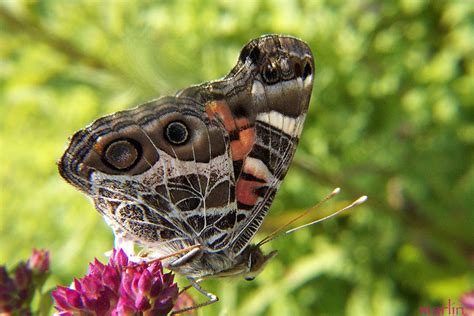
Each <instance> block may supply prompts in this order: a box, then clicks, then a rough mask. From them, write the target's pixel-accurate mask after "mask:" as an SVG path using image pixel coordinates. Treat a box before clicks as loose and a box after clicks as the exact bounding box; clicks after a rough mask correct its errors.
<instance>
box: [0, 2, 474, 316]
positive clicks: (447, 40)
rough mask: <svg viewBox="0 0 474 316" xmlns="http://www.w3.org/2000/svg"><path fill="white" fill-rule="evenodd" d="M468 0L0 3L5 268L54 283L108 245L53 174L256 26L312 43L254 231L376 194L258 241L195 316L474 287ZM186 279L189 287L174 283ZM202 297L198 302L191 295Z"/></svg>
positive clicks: (215, 63)
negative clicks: (238, 271)
mask: <svg viewBox="0 0 474 316" xmlns="http://www.w3.org/2000/svg"><path fill="white" fill-rule="evenodd" d="M473 20H474V2H473V1H463V0H461V1H424V0H413V1H412V0H401V1H375V0H373V1H371V0H359V1H322V0H320V1H296V0H295V1H250V0H249V1H231V0H229V1H140V2H138V1H132V0H129V1H125V0H123V1H98V0H97V1H79V0H78V1H39V2H23V1H14V0H3V1H1V2H0V129H1V135H0V146H1V150H0V155H1V160H0V165H1V167H0V173H1V175H0V180H1V190H0V203H1V206H0V212H1V221H0V263H7V264H9V265H12V264H13V263H15V262H16V261H18V260H20V259H26V258H27V257H28V256H29V254H30V251H31V248H32V247H40V248H47V249H49V250H50V251H51V254H52V270H53V277H52V279H51V280H50V286H53V285H54V284H58V283H60V284H69V282H71V280H72V277H73V276H78V277H79V276H82V275H83V274H84V273H85V272H86V269H87V263H88V262H89V261H91V260H92V259H93V258H94V257H99V258H101V259H102V260H104V259H105V257H104V256H103V253H104V252H105V251H107V250H109V249H110V248H111V247H112V234H111V232H110V230H109V229H108V227H107V226H106V225H105V224H104V222H103V221H102V219H101V218H100V216H99V214H98V213H97V212H96V211H95V210H94V208H93V206H92V204H91V203H90V202H89V201H88V200H87V199H86V198H85V197H84V196H83V195H82V194H80V193H79V192H77V191H76V190H74V189H73V188H72V187H71V186H69V185H68V184H66V183H65V182H64V181H63V180H62V179H61V178H60V176H59V174H58V172H57V169H56V161H57V160H58V158H59V157H60V156H61V154H62V152H63V150H64V149H65V145H66V141H67V138H68V136H70V135H72V133H73V132H74V131H76V130H78V129H80V128H82V127H84V126H85V125H86V124H88V123H89V122H91V121H92V120H94V119H95V118H98V117H99V116H102V115H104V114H108V113H111V112H114V111H117V110H122V109H126V108H129V107H132V106H135V105H137V104H139V103H141V102H144V101H147V100H149V99H151V98H154V97H156V96H161V95H166V94H173V93H175V92H176V91H177V90H179V89H181V88H183V87H186V86H187V85H190V84H194V83H200V82H203V81H207V80H212V79H217V78H219V77H221V76H224V75H225V74H226V73H227V72H228V71H229V70H230V69H231V68H232V67H233V65H234V64H235V63H236V61H237V57H238V54H239V51H240V49H241V48H242V46H243V45H244V44H245V43H246V42H247V41H248V40H250V39H251V38H254V37H258V36H259V35H261V34H265V33H284V34H291V35H294V36H297V37H300V38H302V39H304V40H305V41H306V42H308V44H309V45H310V46H311V48H312V50H313V53H314V55H315V59H316V80H315V84H314V92H313V96H312V100H311V107H310V113H309V117H308V119H307V122H306V125H305V129H304V131H303V136H302V139H301V143H300V146H299V148H298V151H297V155H296V158H295V161H294V163H293V165H292V167H291V169H290V172H289V174H288V176H287V178H286V180H285V181H284V184H283V186H282V189H281V191H280V193H279V194H278V196H277V199H276V201H275V202H274V204H273V207H272V210H271V211H270V214H269V216H268V217H267V219H266V222H265V226H264V227H263V229H262V230H261V231H260V233H259V234H258V236H257V238H256V239H257V240H259V239H260V238H262V237H263V236H265V234H267V233H268V232H270V231H271V230H272V229H274V228H275V227H278V226H279V225H281V224H282V223H285V222H286V221H288V219H290V218H292V217H293V216H296V215H297V214H300V213H301V212H302V211H304V210H305V209H307V208H308V207H310V206H311V205H313V204H314V203H315V202H317V201H318V200H319V199H321V198H322V197H323V196H324V195H325V194H326V193H328V192H330V191H331V190H332V189H333V188H335V187H336V186H340V187H341V188H342V190H343V191H342V194H341V195H340V196H339V197H337V198H336V199H334V201H332V202H330V203H327V204H326V205H325V206H324V207H322V208H321V209H319V210H318V211H316V212H314V213H313V214H311V215H310V216H309V217H308V218H307V219H306V220H303V221H302V222H303V223H304V222H306V221H309V220H311V219H315V218H316V217H321V216H324V215H326V214H328V213H330V212H331V211H333V210H334V209H336V208H337V207H341V206H344V205H345V204H347V203H349V202H350V201H351V200H352V199H355V198H357V197H358V196H359V195H362V194H366V195H368V196H369V201H368V202H367V203H366V204H365V205H363V206H362V207H359V208H357V209H355V210H353V211H350V212H348V213H346V214H343V215H341V216H339V217H337V218H336V219H332V220H330V221H327V222H325V223H323V224H320V225H316V226H314V227H311V228H308V229H304V230H301V231H299V232H298V233H295V234H293V235H290V236H288V237H284V238H280V239H278V240H276V241H274V242H272V243H270V244H269V245H267V246H266V247H265V249H266V250H269V249H278V250H279V255H278V256H277V257H276V258H275V259H274V260H273V261H272V262H271V263H270V264H269V265H268V267H267V268H266V269H265V271H264V272H263V273H262V274H261V275H260V276H259V277H258V278H257V279H256V280H255V281H254V282H245V281H243V280H242V281H240V280H239V281H229V280H217V281H207V282H206V283H204V287H205V288H206V289H208V290H209V291H213V292H214V293H216V294H218V295H219V296H220V298H221V301H220V302H219V303H217V304H214V305H212V306H209V307H205V308H203V309H201V310H200V311H199V315H292V316H295V315H418V314H419V307H420V306H446V305H447V303H448V300H449V299H451V301H455V302H456V304H457V305H458V306H459V296H460V294H461V293H463V292H466V291H467V290H469V289H470V288H473V284H474V274H473V265H474V250H473V249H474V232H473V231H474V229H473V226H474V166H473V161H474V150H473V147H474V104H473V103H474V101H473V100H474V59H473V55H474V40H473V39H474V22H473ZM184 284H186V283H185V282H184V283H182V285H184ZM195 297H196V298H197V299H198V300H202V299H203V297H201V296H199V295H195Z"/></svg>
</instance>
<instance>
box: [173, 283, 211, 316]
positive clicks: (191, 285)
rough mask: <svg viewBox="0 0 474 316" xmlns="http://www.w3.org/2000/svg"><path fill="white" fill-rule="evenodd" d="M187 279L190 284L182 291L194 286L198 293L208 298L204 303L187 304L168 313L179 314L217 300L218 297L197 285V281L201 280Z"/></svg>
mask: <svg viewBox="0 0 474 316" xmlns="http://www.w3.org/2000/svg"><path fill="white" fill-rule="evenodd" d="M188 280H189V283H190V286H187V287H185V288H184V289H183V290H182V291H181V292H184V291H186V290H187V289H189V288H190V287H193V288H195V289H196V290H197V291H198V292H199V293H201V294H202V295H204V296H206V297H207V298H208V300H207V301H206V302H204V303H200V304H197V305H193V306H188V307H185V308H182V309H179V310H175V311H172V312H171V314H170V315H177V314H180V313H184V312H187V311H190V310H193V309H196V308H200V307H203V306H207V305H210V304H212V303H215V302H217V301H218V300H219V298H218V297H217V296H216V295H214V294H212V293H209V292H206V290H204V289H203V288H202V287H201V286H200V285H199V282H201V281H202V280H201V279H199V280H195V279H193V278H188Z"/></svg>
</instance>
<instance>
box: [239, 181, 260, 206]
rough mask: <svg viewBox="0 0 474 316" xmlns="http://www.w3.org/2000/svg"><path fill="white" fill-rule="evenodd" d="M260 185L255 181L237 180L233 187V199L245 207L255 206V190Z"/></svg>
mask: <svg viewBox="0 0 474 316" xmlns="http://www.w3.org/2000/svg"><path fill="white" fill-rule="evenodd" d="M261 185H262V184H261V183H258V182H255V181H250V180H244V179H239V180H238V181H237V183H236V185H235V197H236V199H237V201H238V202H240V203H242V204H246V205H255V204H256V203H257V198H258V196H257V194H256V193H255V190H256V189H258V188H259V187H260V186H261Z"/></svg>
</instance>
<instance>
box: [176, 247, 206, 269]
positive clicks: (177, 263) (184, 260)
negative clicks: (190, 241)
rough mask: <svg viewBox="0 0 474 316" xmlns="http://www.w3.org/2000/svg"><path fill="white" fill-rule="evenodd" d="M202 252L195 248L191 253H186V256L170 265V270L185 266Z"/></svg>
mask: <svg viewBox="0 0 474 316" xmlns="http://www.w3.org/2000/svg"><path fill="white" fill-rule="evenodd" d="M200 251H201V249H200V248H194V249H193V250H191V251H190V252H188V253H186V254H185V255H184V256H182V257H180V258H178V259H176V260H175V261H173V262H171V263H170V268H176V267H179V266H180V265H183V264H185V263H186V262H188V261H189V260H191V259H192V258H193V257H194V256H196V255H197V254H198V253H199V252H200Z"/></svg>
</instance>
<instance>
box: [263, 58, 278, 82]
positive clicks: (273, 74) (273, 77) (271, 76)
mask: <svg viewBox="0 0 474 316" xmlns="http://www.w3.org/2000/svg"><path fill="white" fill-rule="evenodd" d="M262 77H263V80H264V81H265V82H266V83H268V84H274V83H276V82H278V80H280V74H279V70H278V68H277V67H276V66H273V65H272V64H271V63H267V64H266V65H265V66H264V67H263V70H262Z"/></svg>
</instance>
